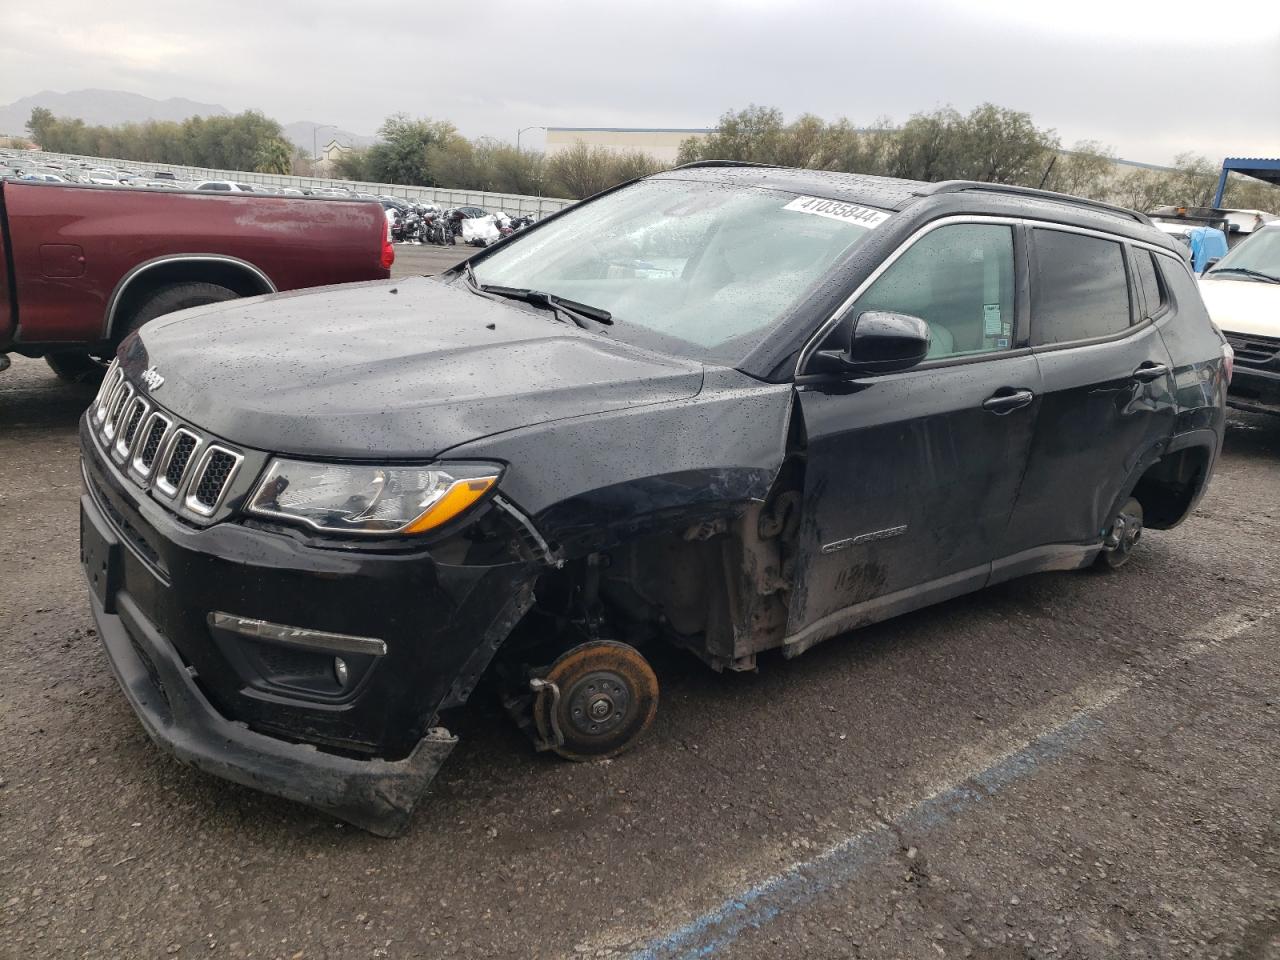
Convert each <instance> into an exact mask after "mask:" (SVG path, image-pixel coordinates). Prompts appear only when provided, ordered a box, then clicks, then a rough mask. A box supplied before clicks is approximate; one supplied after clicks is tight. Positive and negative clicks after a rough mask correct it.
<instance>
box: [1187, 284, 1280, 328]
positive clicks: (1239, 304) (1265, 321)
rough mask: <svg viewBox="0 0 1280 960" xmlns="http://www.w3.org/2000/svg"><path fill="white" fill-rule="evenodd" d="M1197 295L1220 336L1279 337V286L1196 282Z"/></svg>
mask: <svg viewBox="0 0 1280 960" xmlns="http://www.w3.org/2000/svg"><path fill="white" fill-rule="evenodd" d="M1200 295H1201V296H1202V297H1204V305H1205V306H1206V307H1208V308H1209V316H1210V318H1212V320H1213V322H1214V323H1216V324H1217V325H1218V328H1219V329H1220V330H1222V331H1223V332H1230V333H1244V334H1248V335H1250V336H1255V337H1280V283H1263V282H1262V281H1260V280H1228V279H1227V278H1225V277H1215V276H1213V275H1212V274H1211V275H1209V276H1207V277H1201V278H1200Z"/></svg>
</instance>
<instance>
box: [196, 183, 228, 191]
mask: <svg viewBox="0 0 1280 960" xmlns="http://www.w3.org/2000/svg"><path fill="white" fill-rule="evenodd" d="M196 189H197V190H230V189H231V185H230V184H227V183H202V184H200V186H198V187H196Z"/></svg>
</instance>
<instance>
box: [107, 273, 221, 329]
mask: <svg viewBox="0 0 1280 960" xmlns="http://www.w3.org/2000/svg"><path fill="white" fill-rule="evenodd" d="M238 296H240V294H238V293H236V292H235V291H234V290H231V289H229V288H227V287H224V286H221V285H219V284H216V283H204V282H202V281H191V282H188V283H175V284H173V285H172V286H168V287H161V288H160V289H159V290H157V291H156V292H155V293H153V294H151V295H150V296H149V297H147V298H146V299H145V300H143V301H142V303H141V304H139V305H138V309H137V310H135V311H134V314H133V316H132V317H130V318H129V323H128V326H127V327H125V328H124V329H121V330H119V331H118V333H119V335H120V337H121V338H123V337H124V336H125V335H126V334H130V333H132V332H133V331H134V330H137V329H138V328H139V327H140V326H142V325H143V324H144V323H146V322H147V321H149V320H154V319H155V318H156V317H163V316H164V315H165V314H166V313H173V312H174V311H175V310H186V309H187V308H188V307H202V306H204V305H205V304H207V303H221V302H222V301H223V300H234V299H235V298H236V297H238Z"/></svg>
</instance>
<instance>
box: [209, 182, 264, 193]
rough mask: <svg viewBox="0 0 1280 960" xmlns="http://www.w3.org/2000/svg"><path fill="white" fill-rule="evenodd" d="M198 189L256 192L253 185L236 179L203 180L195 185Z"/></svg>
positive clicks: (225, 191)
mask: <svg viewBox="0 0 1280 960" xmlns="http://www.w3.org/2000/svg"><path fill="white" fill-rule="evenodd" d="M195 189H196V190H205V191H209V192H213V193H255V192H257V191H255V190H254V189H253V187H252V186H251V185H249V184H247V183H236V182H235V181H234V180H201V181H200V182H199V183H197V184H196V185H195Z"/></svg>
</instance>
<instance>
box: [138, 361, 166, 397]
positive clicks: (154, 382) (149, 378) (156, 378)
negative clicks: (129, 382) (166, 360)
mask: <svg viewBox="0 0 1280 960" xmlns="http://www.w3.org/2000/svg"><path fill="white" fill-rule="evenodd" d="M142 382H143V383H145V384H146V385H147V389H148V390H150V391H151V392H152V393H154V392H155V391H157V390H159V389H160V387H161V386H162V385H163V384H164V377H162V376H160V374H159V372H158V371H157V370H156V368H155V367H147V369H145V370H143V371H142Z"/></svg>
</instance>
